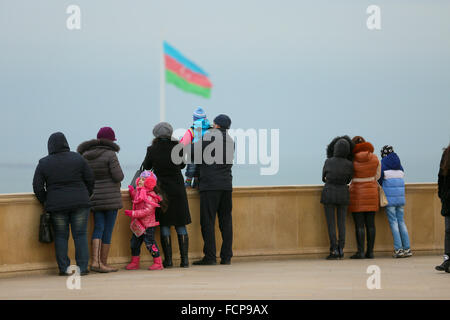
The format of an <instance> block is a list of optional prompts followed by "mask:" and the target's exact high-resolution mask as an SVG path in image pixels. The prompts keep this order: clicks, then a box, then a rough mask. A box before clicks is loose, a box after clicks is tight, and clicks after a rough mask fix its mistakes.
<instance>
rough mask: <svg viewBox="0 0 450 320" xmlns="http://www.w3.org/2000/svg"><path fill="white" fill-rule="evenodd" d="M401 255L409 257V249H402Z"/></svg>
mask: <svg viewBox="0 0 450 320" xmlns="http://www.w3.org/2000/svg"><path fill="white" fill-rule="evenodd" d="M403 255H404V257H405V258H408V257H411V256H412V252H411V249H406V250H403Z"/></svg>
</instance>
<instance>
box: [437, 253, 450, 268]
mask: <svg viewBox="0 0 450 320" xmlns="http://www.w3.org/2000/svg"><path fill="white" fill-rule="evenodd" d="M449 267H450V259H449V256H448V255H444V262H442V264H441V265H439V266H436V267H434V268H435V269H436V270H437V271H445V272H450V270H449ZM447 270H449V271H447Z"/></svg>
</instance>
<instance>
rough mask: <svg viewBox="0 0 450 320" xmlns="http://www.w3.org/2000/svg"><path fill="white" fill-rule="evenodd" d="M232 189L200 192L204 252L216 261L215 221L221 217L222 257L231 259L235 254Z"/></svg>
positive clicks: (208, 257)
mask: <svg viewBox="0 0 450 320" xmlns="http://www.w3.org/2000/svg"><path fill="white" fill-rule="evenodd" d="M231 210H232V201H231V191H221V190H220V191H202V192H200V225H201V229H202V237H203V242H204V245H203V253H204V254H205V259H206V260H210V261H211V260H213V261H216V237H215V222H216V213H217V215H218V217H219V229H220V232H221V233H222V248H221V250H220V258H221V259H222V260H229V259H231V257H232V256H233V251H232V245H233V223H232V218H231Z"/></svg>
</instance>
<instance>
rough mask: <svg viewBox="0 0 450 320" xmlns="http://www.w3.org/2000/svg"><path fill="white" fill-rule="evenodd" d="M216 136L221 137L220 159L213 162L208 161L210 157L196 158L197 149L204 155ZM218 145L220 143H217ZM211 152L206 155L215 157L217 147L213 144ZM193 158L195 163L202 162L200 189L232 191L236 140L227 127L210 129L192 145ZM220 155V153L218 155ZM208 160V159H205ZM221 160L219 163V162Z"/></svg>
mask: <svg viewBox="0 0 450 320" xmlns="http://www.w3.org/2000/svg"><path fill="white" fill-rule="evenodd" d="M216 138H220V139H221V141H220V142H221V144H222V150H221V153H222V157H221V159H219V161H212V163H207V161H208V159H204V158H203V156H201V157H199V159H196V157H195V150H198V151H200V150H201V153H200V152H197V153H198V154H200V155H203V152H204V151H205V148H206V147H208V146H209V145H210V144H212V143H214V142H215V141H216ZM217 145H218V146H219V145H220V144H217ZM210 148H212V152H210V153H211V154H209V152H208V151H207V154H206V156H208V157H209V156H210V155H211V156H212V158H213V159H214V157H215V148H213V147H212V146H211V147H210ZM190 153H191V154H190V157H191V160H192V161H194V163H195V164H198V163H200V162H201V164H199V165H200V177H199V191H200V192H202V191H214V190H223V191H232V190H233V176H232V173H231V167H232V166H233V159H234V142H233V139H232V138H231V137H230V135H229V134H228V133H227V130H226V129H223V128H217V129H211V130H209V131H208V132H207V133H206V134H205V135H204V136H203V139H202V140H200V141H198V142H195V143H193V144H192V145H191V152H190ZM218 156H219V155H218ZM205 160H206V161H205ZM218 162H219V163H218Z"/></svg>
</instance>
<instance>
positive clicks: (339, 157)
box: [320, 136, 354, 260]
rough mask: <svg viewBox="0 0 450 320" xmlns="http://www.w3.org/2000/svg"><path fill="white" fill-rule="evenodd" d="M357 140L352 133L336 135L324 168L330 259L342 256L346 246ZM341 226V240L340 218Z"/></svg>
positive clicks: (328, 151)
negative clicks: (352, 137) (353, 159)
mask: <svg viewBox="0 0 450 320" xmlns="http://www.w3.org/2000/svg"><path fill="white" fill-rule="evenodd" d="M353 147H354V144H353V142H352V140H351V139H350V137H348V136H343V137H336V138H334V139H333V141H331V143H330V144H329V145H328V147H327V160H326V161H325V164H324V166H323V170H322V181H323V182H325V186H324V187H323V190H322V197H321V200H320V202H321V203H322V204H323V205H324V208H325V216H326V219H327V225H328V236H329V238H330V255H329V256H328V257H327V259H328V260H334V259H338V258H340V259H342V258H343V257H344V246H345V217H346V213H347V207H348V204H349V202H350V193H349V190H348V184H349V183H350V181H351V179H352V175H353V164H352V154H353V153H352V150H353ZM335 211H337V222H338V223H337V224H338V229H339V242H338V241H337V240H336V222H335V221H336V219H335Z"/></svg>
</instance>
